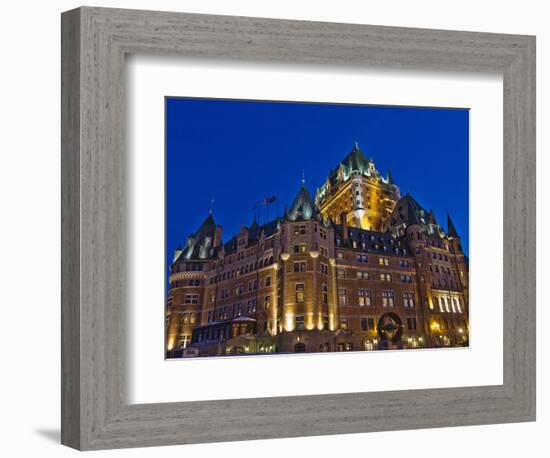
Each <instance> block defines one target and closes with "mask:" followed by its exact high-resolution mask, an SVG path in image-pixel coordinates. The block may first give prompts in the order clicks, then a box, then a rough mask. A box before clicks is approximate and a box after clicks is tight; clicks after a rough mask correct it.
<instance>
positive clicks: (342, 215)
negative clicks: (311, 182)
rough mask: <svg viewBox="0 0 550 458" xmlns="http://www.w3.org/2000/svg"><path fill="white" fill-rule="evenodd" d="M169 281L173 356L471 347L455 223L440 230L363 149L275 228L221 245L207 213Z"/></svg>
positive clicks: (245, 230)
mask: <svg viewBox="0 0 550 458" xmlns="http://www.w3.org/2000/svg"><path fill="white" fill-rule="evenodd" d="M169 280H170V289H169V294H168V302H167V307H166V352H167V357H169V358H170V357H191V356H222V355H232V354H253V353H290V352H322V351H358V350H377V349H402V348H422V347H451V346H467V345H468V335H469V322H468V259H467V257H466V256H465V255H464V253H463V251H462V247H461V243H460V237H459V235H458V234H457V231H456V229H455V228H454V225H453V223H452V221H451V219H450V217H448V221H447V230H446V231H445V230H444V229H443V228H442V227H441V226H440V225H439V224H438V223H437V222H436V219H435V216H434V214H433V212H431V211H426V210H425V209H424V208H423V207H421V206H420V204H419V203H418V202H417V201H416V200H415V199H414V198H413V197H412V196H411V195H409V194H407V195H405V196H403V197H402V196H401V194H400V191H399V188H398V187H397V186H396V185H395V184H394V183H393V180H392V178H391V174H390V173H389V172H388V173H387V174H386V176H385V177H383V176H382V175H381V174H380V173H379V172H378V171H377V170H376V168H375V166H374V162H373V161H372V159H369V160H367V159H366V158H365V157H364V155H363V153H362V152H361V150H360V148H359V146H358V145H355V147H354V148H353V150H352V151H351V152H350V154H349V155H348V156H347V157H346V158H345V159H344V161H342V163H341V164H340V165H339V166H338V167H337V168H336V169H335V170H334V171H332V172H331V173H330V174H329V177H328V178H327V181H326V182H325V183H324V184H323V186H322V187H321V188H318V189H317V194H316V198H315V199H313V198H312V196H311V195H310V193H309V191H308V189H307V187H306V185H305V183H304V182H302V185H301V187H300V189H299V192H298V194H297V196H296V198H295V200H294V202H293V203H292V206H291V207H290V209H285V212H284V214H283V216H278V217H277V218H275V219H274V220H273V221H270V222H268V223H266V224H263V225H259V224H258V223H257V222H256V221H254V222H253V223H252V224H251V225H250V226H249V227H246V226H242V227H241V230H240V232H239V234H238V235H236V236H235V237H233V238H231V240H229V241H227V242H225V243H222V229H221V227H220V226H218V225H216V223H215V222H214V218H213V215H212V214H209V215H208V217H207V218H206V219H205V221H204V222H203V224H202V225H201V226H200V228H199V229H198V230H197V232H196V233H195V234H193V235H192V236H190V237H189V238H188V240H187V243H186V245H185V247H183V248H180V249H178V250H176V252H175V254H174V259H173V262H172V263H171V266H170V279H169Z"/></svg>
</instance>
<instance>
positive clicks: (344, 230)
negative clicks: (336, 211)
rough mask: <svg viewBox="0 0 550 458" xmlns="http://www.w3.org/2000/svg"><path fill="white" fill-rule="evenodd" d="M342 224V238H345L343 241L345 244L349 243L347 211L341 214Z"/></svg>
mask: <svg viewBox="0 0 550 458" xmlns="http://www.w3.org/2000/svg"><path fill="white" fill-rule="evenodd" d="M340 224H341V225H342V238H343V240H342V241H343V242H344V245H347V244H348V238H349V237H348V235H349V234H348V222H347V220H346V214H345V213H342V214H341V215H340Z"/></svg>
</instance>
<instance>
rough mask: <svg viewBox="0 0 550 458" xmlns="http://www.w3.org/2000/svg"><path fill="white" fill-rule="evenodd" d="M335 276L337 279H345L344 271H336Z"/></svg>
mask: <svg viewBox="0 0 550 458" xmlns="http://www.w3.org/2000/svg"><path fill="white" fill-rule="evenodd" d="M336 275H337V276H338V278H346V269H337V270H336Z"/></svg>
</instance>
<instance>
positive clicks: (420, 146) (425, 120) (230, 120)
mask: <svg viewBox="0 0 550 458" xmlns="http://www.w3.org/2000/svg"><path fill="white" fill-rule="evenodd" d="M468 129H469V120H468V110H466V109H464V110H457V109H444V108H441V109H439V108H409V107H382V106H365V105H334V104H318V103H294V102H292V103H286V102H285V103H280V102H279V103H277V102H253V101H229V100H209V99H188V98H167V99H166V183H167V185H166V186H167V189H166V259H167V262H168V263H169V262H170V261H171V259H172V256H173V252H174V249H175V248H176V247H177V246H178V245H182V246H183V245H184V244H185V241H186V238H187V236H188V235H189V234H190V233H192V232H195V231H196V230H197V228H198V226H199V225H200V223H201V222H202V221H203V220H204V218H206V216H207V215H208V210H209V208H210V205H211V204H210V201H211V199H214V204H213V211H214V219H215V221H216V223H217V224H219V225H221V226H223V239H224V241H226V240H228V239H229V238H230V237H231V236H232V235H233V234H235V233H237V232H238V231H239V228H240V226H241V224H247V225H249V224H250V223H251V222H252V220H253V217H254V211H255V210H254V208H253V207H254V205H255V204H256V203H257V202H258V201H260V200H261V199H262V198H264V197H266V196H272V195H275V196H277V197H278V202H276V203H275V204H273V205H272V206H271V210H270V215H269V216H270V218H273V217H274V216H275V213H276V212H277V208H278V209H279V213H280V214H282V212H283V209H284V206H285V202H288V205H289V206H290V204H291V203H292V200H293V198H294V195H295V194H296V193H297V191H298V189H299V186H300V180H301V178H302V170H303V171H304V174H305V178H306V184H307V185H308V187H309V189H310V191H311V193H312V195H314V193H315V188H316V187H317V186H320V185H321V184H322V183H323V182H324V180H325V179H326V176H327V174H328V172H329V169H332V168H334V167H335V166H336V165H337V164H338V163H339V162H340V161H341V160H342V159H343V158H344V157H345V156H346V155H347V154H348V153H349V152H350V151H351V149H352V147H353V145H354V143H355V142H356V141H357V142H358V143H359V146H360V147H361V149H362V150H363V152H364V153H365V155H366V156H367V157H369V156H370V157H372V158H373V159H374V162H375V164H376V166H377V168H378V169H379V170H380V171H381V172H382V173H383V174H385V173H386V170H387V168H388V167H390V169H391V172H392V175H393V179H394V181H395V183H396V184H397V185H398V186H399V187H400V189H401V193H402V194H403V195H404V194H405V193H406V192H407V191H409V192H410V193H411V194H412V195H413V197H414V198H415V199H416V200H417V201H418V202H419V203H420V204H421V205H422V206H423V207H424V208H426V209H427V210H429V209H433V210H434V211H435V214H436V217H437V220H438V222H439V223H440V224H441V225H442V226H443V227H444V228H445V229H446V227H447V217H446V213H447V211H449V213H450V214H451V217H452V219H453V221H454V223H455V226H456V228H457V230H458V232H459V234H460V235H461V237H462V241H463V248H464V250H465V252H466V254H467V253H468V249H469V246H468V227H469V225H468V167H469V165H468V145H469V131H468ZM265 218H266V207H265V206H264V207H263V209H262V213H261V216H260V222H263V221H264V219H265Z"/></svg>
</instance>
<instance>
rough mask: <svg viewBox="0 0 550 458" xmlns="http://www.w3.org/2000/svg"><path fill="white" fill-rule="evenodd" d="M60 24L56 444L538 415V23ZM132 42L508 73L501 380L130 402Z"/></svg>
mask: <svg viewBox="0 0 550 458" xmlns="http://www.w3.org/2000/svg"><path fill="white" fill-rule="evenodd" d="M61 38H62V66H61V68H62V196H61V200H62V314H61V315H62V428H61V438H62V439H61V440H62V443H63V444H65V445H68V446H70V447H74V448H77V449H80V450H89V449H106V448H118V447H140V446H154V445H168V444H185V443H198V442H216V441H235V440H247V439H264V438H279V437H295V436H310V435H323V434H341V433H359V432H368V431H382V430H399V429H414V428H433V427H443V426H458V425H474V424H487V423H507V422H522V421H532V420H534V419H535V273H536V271H535V38H534V37H532V36H520V35H503V34H491V33H473V32H456V31H444V30H425V29H410V28H398V27H381V26H367V25H352V24H332V23H320V22H306V21H288V20H271V19H257V18H248V17H229V16H210V15H197V14H184V13H172V12H153V11H133V10H120V9H106V8H91V7H83V8H79V9H76V10H72V11H68V12H65V13H63V14H62V30H61ZM135 53H155V54H171V55H179V56H193V57H207V58H225V59H247V60H259V61H270V62H290V63H302V64H303V63H315V64H336V65H348V66H349V65H354V66H372V65H375V66H385V67H406V68H418V69H441V70H448V71H460V70H467V71H479V72H496V73H500V74H502V75H503V78H504V94H503V96H504V151H503V154H504V221H503V224H504V330H503V331H504V342H503V344H504V350H503V351H504V355H503V357H504V374H503V381H504V383H503V384H502V385H495V386H472V387H461V388H443V389H421V390H410V391H409V390H405V391H385V392H369V393H351V394H327V395H315V396H313V395H312V396H292V397H277V398H262V399H238V400H223V401H200V402H182V403H164V404H142V405H131V404H128V402H127V397H126V386H127V383H126V382H127V380H126V377H127V375H126V368H125V363H126V358H125V346H126V341H125V339H126V334H127V332H126V331H127V330H126V326H127V323H126V321H125V319H124V317H125V310H126V307H127V302H126V300H127V292H126V289H125V285H126V282H125V278H126V275H127V273H126V265H125V253H126V250H127V242H126V238H125V234H126V229H125V228H126V224H127V219H126V207H125V202H126V198H127V187H126V183H125V180H126V169H125V164H126V163H127V152H126V149H125V125H126V122H125V116H126V114H125V107H126V101H125V86H124V84H125V78H124V72H125V56H126V55H127V54H135ZM162 154H163V152H162V151H159V160H161V159H160V158H162ZM472 198H474V199H475V198H476V196H472ZM161 309H162V307H161ZM161 309H159V310H161Z"/></svg>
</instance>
